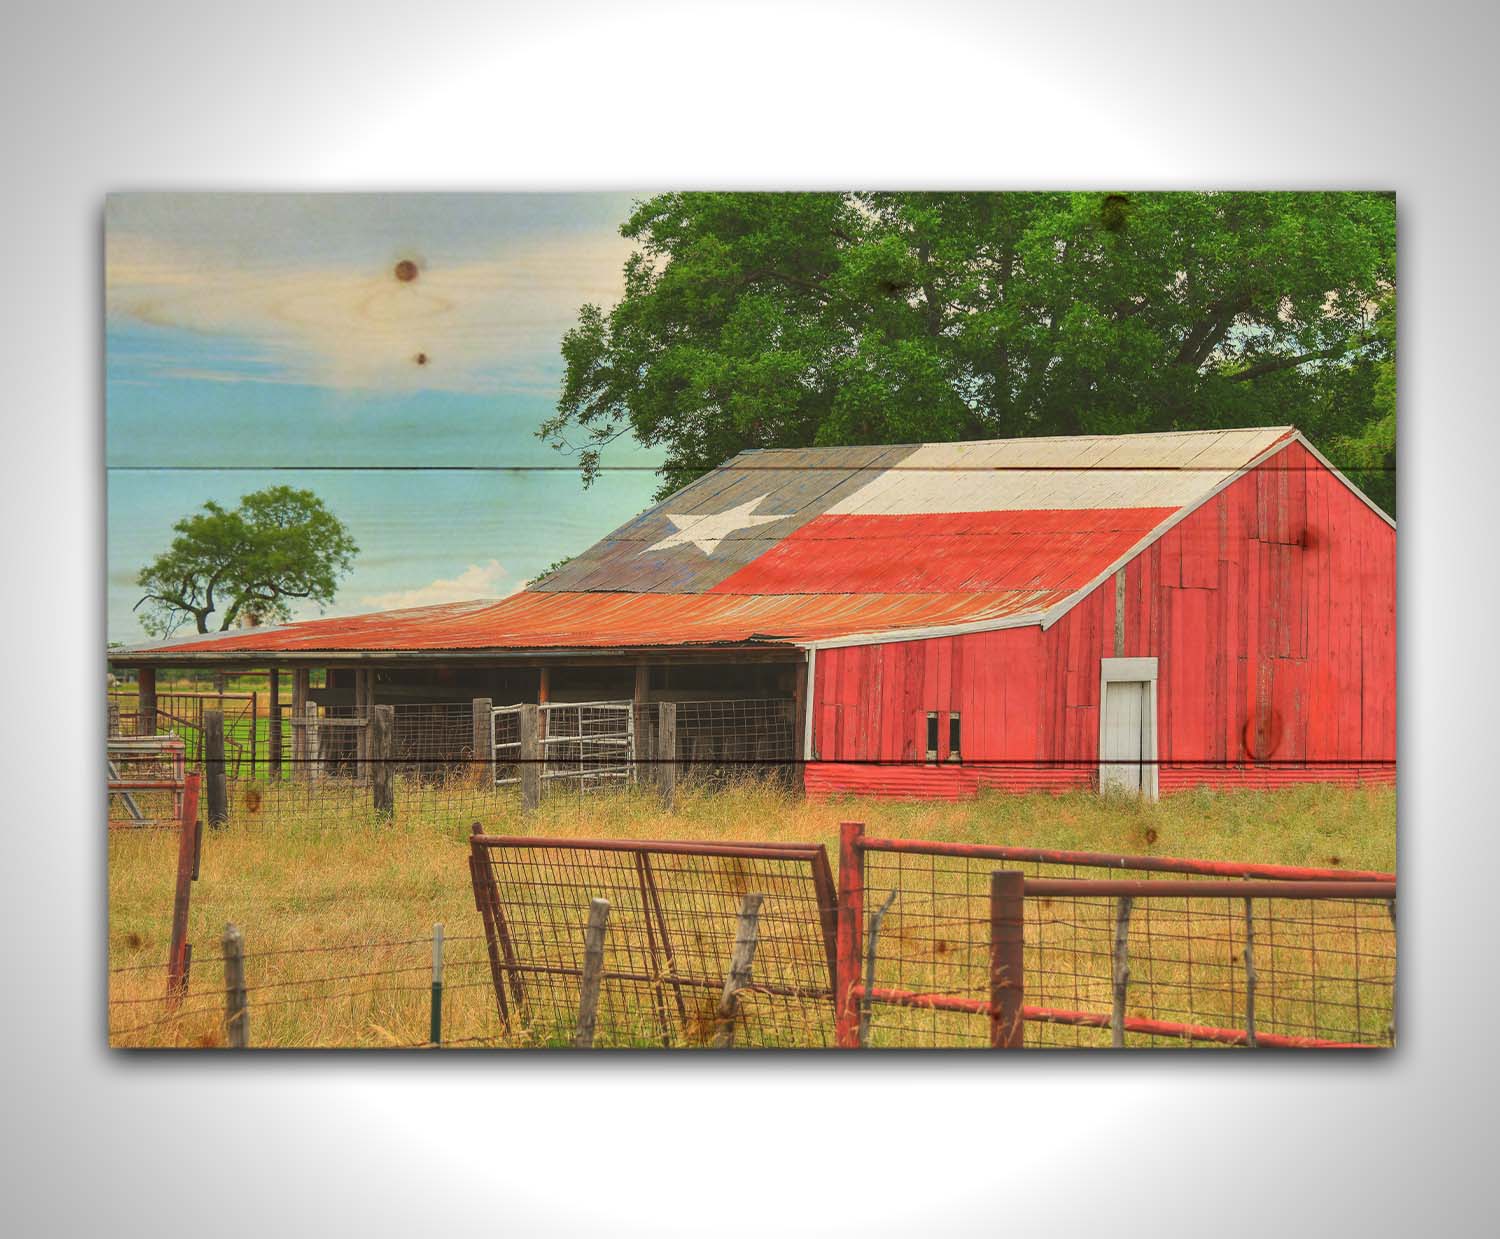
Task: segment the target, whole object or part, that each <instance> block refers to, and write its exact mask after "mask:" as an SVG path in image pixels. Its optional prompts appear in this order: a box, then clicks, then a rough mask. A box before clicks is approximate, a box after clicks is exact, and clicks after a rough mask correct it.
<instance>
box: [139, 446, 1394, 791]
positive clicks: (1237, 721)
mask: <svg viewBox="0 0 1500 1239" xmlns="http://www.w3.org/2000/svg"><path fill="white" fill-rule="evenodd" d="M1395 565H1396V535H1395V525H1394V522H1392V521H1391V520H1390V518H1389V517H1387V516H1386V515H1385V514H1384V513H1383V512H1381V511H1380V510H1379V509H1378V508H1377V507H1375V505H1374V504H1372V503H1371V502H1370V501H1369V500H1368V499H1367V498H1366V497H1365V496H1364V495H1362V494H1361V493H1360V492H1359V491H1358V490H1357V489H1355V488H1354V487H1353V486H1352V485H1351V484H1350V483H1349V482H1348V481H1347V480H1346V479H1345V478H1344V477H1343V476H1342V475H1341V474H1339V473H1338V472H1337V471H1336V470H1335V469H1333V468H1332V466H1330V465H1329V463H1328V462H1327V460H1325V459H1324V458H1323V457H1322V456H1321V455H1320V454H1319V453H1318V452H1317V451H1316V450H1315V449H1313V448H1312V446H1311V445H1310V444H1309V443H1308V442H1307V440H1306V439H1305V438H1303V436H1302V435H1301V434H1299V433H1298V432H1297V431H1296V430H1295V429H1293V428H1291V427H1274V428H1269V429H1251V430H1213V431H1195V432H1185V433H1165V434H1145V435H1119V436H1090V437H1075V438H1053V439H1015V440H998V441H988V442H968V443H942V444H922V445H915V446H911V445H908V446H895V447H858V448H809V449H795V450H792V449H787V450H770V451H758V452H745V453H742V454H741V455H739V456H737V457H735V458H734V459H733V460H731V461H729V462H728V463H727V464H725V465H724V466H722V467H721V468H719V469H716V470H714V471H713V472H712V473H710V474H707V475H706V476H704V477H702V478H700V479H699V480H698V481H696V482H694V483H692V484H691V485H690V486H687V487H685V488H684V489H683V490H681V491H678V492H677V493H676V494H674V495H672V496H670V497H669V498H667V499H666V500H664V501H663V502H661V503H659V504H657V505H656V506H654V507H653V508H651V509H650V510H648V511H646V512H644V513H642V514H641V515H640V516H638V517H636V518H635V519H634V520H632V521H630V522H628V523H627V524H626V525H624V526H622V527H621V528H620V529H618V530H616V531H615V532H614V533H612V534H611V535H609V536H608V537H606V538H605V539H603V540H602V541H601V542H599V543H597V544H596V545H595V546H593V547H591V548H590V549H589V550H587V551H586V552H584V553H583V554H582V555H580V556H578V557H577V558H576V559H574V560H572V561H570V562H569V563H568V564H567V565H566V566H565V567H563V568H562V569H561V570H560V571H558V572H557V573H555V574H554V575H552V576H551V577H548V578H546V579H545V580H543V581H540V582H537V583H534V584H533V585H531V586H530V587H528V589H526V590H525V591H523V592H522V593H520V594H516V595H513V596H512V597H510V598H507V599H502V600H500V601H495V602H475V603H465V604H458V605H450V606H444V607H432V608H423V609H421V610H416V611H406V612H390V613H384V614H377V615H370V616H361V617H354V618H352V619H327V620H315V621H307V622H303V623H298V624H290V625H285V626H282V627H280V628H268V629H258V630H252V631H248V632H241V633H236V634H233V635H229V636H223V637H214V638H204V637H196V636H195V637H193V638H188V639H185V640H182V641H178V642H173V643H169V644H166V645H163V646H156V647H148V648H142V649H137V650H133V651H112V652H111V657H112V661H113V662H115V663H116V664H118V665H127V666H130V665H133V666H138V667H140V668H142V669H143V670H146V671H148V672H149V671H150V669H151V668H153V667H155V666H158V665H170V664H190V663H196V664H199V665H202V664H204V663H208V664H211V665H218V666H227V665H231V664H244V663H252V664H258V665H263V666H267V667H270V668H272V669H273V670H274V669H276V668H277V667H280V666H286V665H290V666H292V667H293V668H299V669H302V670H303V671H304V674H305V669H306V668H307V667H308V666H309V665H320V666H323V667H327V668H330V669H331V671H330V676H329V679H328V685H329V687H328V688H327V689H326V690H325V691H326V692H327V693H328V694H329V696H328V698H327V699H328V700H329V701H333V700H334V698H335V696H336V695H337V694H338V693H341V692H343V693H346V694H347V695H348V697H349V700H351V701H355V702H358V701H363V702H364V703H366V704H368V703H372V702H374V701H375V700H376V699H377V697H380V698H382V699H391V698H392V697H393V696H394V698H395V699H398V700H399V699H413V697H414V696H420V695H421V694H422V693H423V692H428V693H432V692H435V691H436V688H437V686H439V685H442V686H444V688H443V691H444V693H445V694H447V695H449V696H451V697H452V698H454V699H458V698H462V697H464V696H466V695H473V696H481V695H482V696H485V697H487V698H492V699H494V700H495V701H496V702H497V703H498V702H500V701H505V700H516V701H522V700H533V701H535V700H538V699H541V700H547V701H566V700H570V699H571V700H575V701H584V700H598V699H600V698H601V697H605V698H608V697H618V698H620V699H623V700H627V701H634V702H635V703H636V704H637V705H643V704H645V703H647V702H649V701H652V700H656V699H661V700H674V699H675V700H683V701H687V700H694V701H700V702H701V701H703V700H704V699H709V700H715V701H734V700H748V699H752V698H753V699H773V700H778V701H784V702H785V704H786V706H787V707H788V708H787V709H786V710H785V711H784V714H785V718H786V720H787V723H786V726H787V728H788V736H787V746H788V751H789V752H791V753H794V754H795V755H797V756H798V757H800V758H802V759H805V761H806V766H805V773H804V777H805V786H806V788H807V790H808V792H809V793H810V794H827V793H833V792H858V793H865V794H877V795H908V796H934V797H955V796H961V795H964V794H968V793H972V792H973V791H975V790H976V789H978V788H980V787H1001V788H1013V789H1017V790H1029V789H1037V788H1045V789H1064V788H1073V787H1085V788H1086V787H1099V786H1103V787H1121V788H1125V789H1129V790H1139V791H1142V792H1144V793H1145V794H1147V795H1155V794H1157V793H1158V792H1167V791H1171V790H1174V789H1178V788H1183V787H1189V786H1193V785H1200V784H1207V785H1212V786H1218V787H1245V786H1255V787H1267V786H1280V785H1284V784H1287V783H1296V782H1305V781H1323V780H1326V781H1338V782H1349V781H1381V782H1390V781H1392V780H1393V779H1394V776H1395V741H1396V719H1395V705H1396V691H1395V686H1396V641H1395V610H1396V590H1395ZM362 676H363V677H365V678H361V677H362ZM351 677H352V678H351ZM341 685H342V687H341Z"/></svg>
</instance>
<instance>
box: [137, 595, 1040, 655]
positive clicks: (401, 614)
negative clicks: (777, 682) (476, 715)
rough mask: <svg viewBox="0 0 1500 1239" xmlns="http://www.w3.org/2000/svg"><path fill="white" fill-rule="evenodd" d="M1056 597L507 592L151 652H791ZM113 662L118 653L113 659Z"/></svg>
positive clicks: (1009, 610)
mask: <svg viewBox="0 0 1500 1239" xmlns="http://www.w3.org/2000/svg"><path fill="white" fill-rule="evenodd" d="M1060 596H1061V594H1059V593H1058V592H1057V591H1050V592H1049V591H1030V592H1019V591H1008V592H1004V593H989V594H812V595H784V596H779V597H778V596H769V595H755V594H748V595H747V594H624V593H594V594H589V593H569V594H560V593H541V592H540V591H528V592H525V593H520V594H513V595H511V596H510V597H509V598H505V599H502V600H501V601H499V602H490V603H482V604H478V603H457V604H448V605H444V606H437V607H418V608H414V609H412V610H408V611H380V612H376V613H374V614H372V615H356V616H350V617H347V618H338V619H320V620H306V621H303V622H302V623H300V624H285V625H282V626H281V627H279V628H275V629H271V628H259V629H248V630H245V631H242V632H237V633H231V634H226V635H223V636H212V637H205V636H198V637H194V638H188V639H185V640H182V641H176V642H172V643H170V644H169V645H158V646H155V647H153V648H152V652H153V653H167V652H169V651H170V652H177V653H184V654H196V653H209V652H222V653H226V654H229V653H239V652H242V651H251V650H265V651H267V652H282V653H295V652H311V651H319V650H369V651H377V650H379V651H392V650H446V649H451V650H473V649H497V650H509V649H563V648H572V649H584V648H609V647H615V646H621V647H638V646H666V645H672V646H687V645H754V644H795V643H797V642H800V641H811V640H818V639H820V638H828V637H837V636H841V635H844V634H846V633H849V632H858V631H866V630H881V629H887V628H906V627H910V626H913V625H927V624H964V623H975V622H980V621H984V620H998V619H1003V618H1005V617H1007V616H1011V615H1015V614H1017V613H1019V612H1026V611H1033V610H1036V609H1038V608H1039V607H1043V606H1046V605H1048V604H1049V603H1051V602H1055V601H1056V600H1057V599H1058V598H1059V597H1060ZM111 653H112V654H115V655H118V654H119V653H120V651H118V650H115V651H111Z"/></svg>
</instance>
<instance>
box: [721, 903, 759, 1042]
mask: <svg viewBox="0 0 1500 1239" xmlns="http://www.w3.org/2000/svg"><path fill="white" fill-rule="evenodd" d="M764 898H765V896H764V895H756V894H750V895H746V896H745V898H744V901H743V902H742V903H741V904H740V919H739V924H738V926H737V927H736V929H735V932H734V950H733V951H732V952H731V953H730V956H729V975H728V976H727V977H726V978H725V979H724V992H723V993H722V994H721V995H720V996H719V1009H718V1011H717V1012H715V1017H716V1020H717V1022H718V1026H719V1027H718V1032H717V1033H715V1034H714V1045H715V1046H717V1047H718V1048H719V1049H721V1050H727V1049H731V1048H732V1047H733V1046H734V1026H735V1023H736V1021H737V1020H738V1019H739V1006H740V999H739V993H740V990H742V989H744V988H745V986H747V985H749V984H750V966H751V964H752V963H753V962H754V960H755V941H756V935H757V934H758V933H759V931H760V905H761V901H762V900H763V899H764Z"/></svg>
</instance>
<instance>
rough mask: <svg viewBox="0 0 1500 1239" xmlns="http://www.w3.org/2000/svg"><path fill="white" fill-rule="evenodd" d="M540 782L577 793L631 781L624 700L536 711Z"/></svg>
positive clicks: (631, 734)
mask: <svg viewBox="0 0 1500 1239" xmlns="http://www.w3.org/2000/svg"><path fill="white" fill-rule="evenodd" d="M541 731H542V737H541V739H542V778H543V780H549V779H550V780H552V781H553V782H554V784H557V783H560V784H561V785H563V786H565V787H568V788H570V789H571V788H576V789H577V790H578V791H580V792H582V791H591V790H594V789H596V788H600V787H611V786H616V787H618V786H623V785H624V784H626V783H629V782H632V781H633V780H634V779H635V708H634V706H633V705H632V704H631V703H630V702H628V701H581V702H567V703H564V702H549V703H548V704H547V705H544V706H542V707H541Z"/></svg>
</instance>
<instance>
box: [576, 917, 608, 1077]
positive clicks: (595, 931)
mask: <svg viewBox="0 0 1500 1239" xmlns="http://www.w3.org/2000/svg"><path fill="white" fill-rule="evenodd" d="M608 924H609V900H608V899H590V900H589V923H588V926H587V928H585V929H584V931H583V976H582V979H581V982H580V985H579V989H578V1024H577V1026H576V1028H575V1029H574V1030H573V1048H574V1049H575V1050H587V1049H590V1048H591V1047H592V1046H593V1044H594V1022H595V1020H596V1019H597V1017H598V1014H599V986H600V983H601V982H602V981H603V980H604V930H605V928H606V926H607V925H608Z"/></svg>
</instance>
